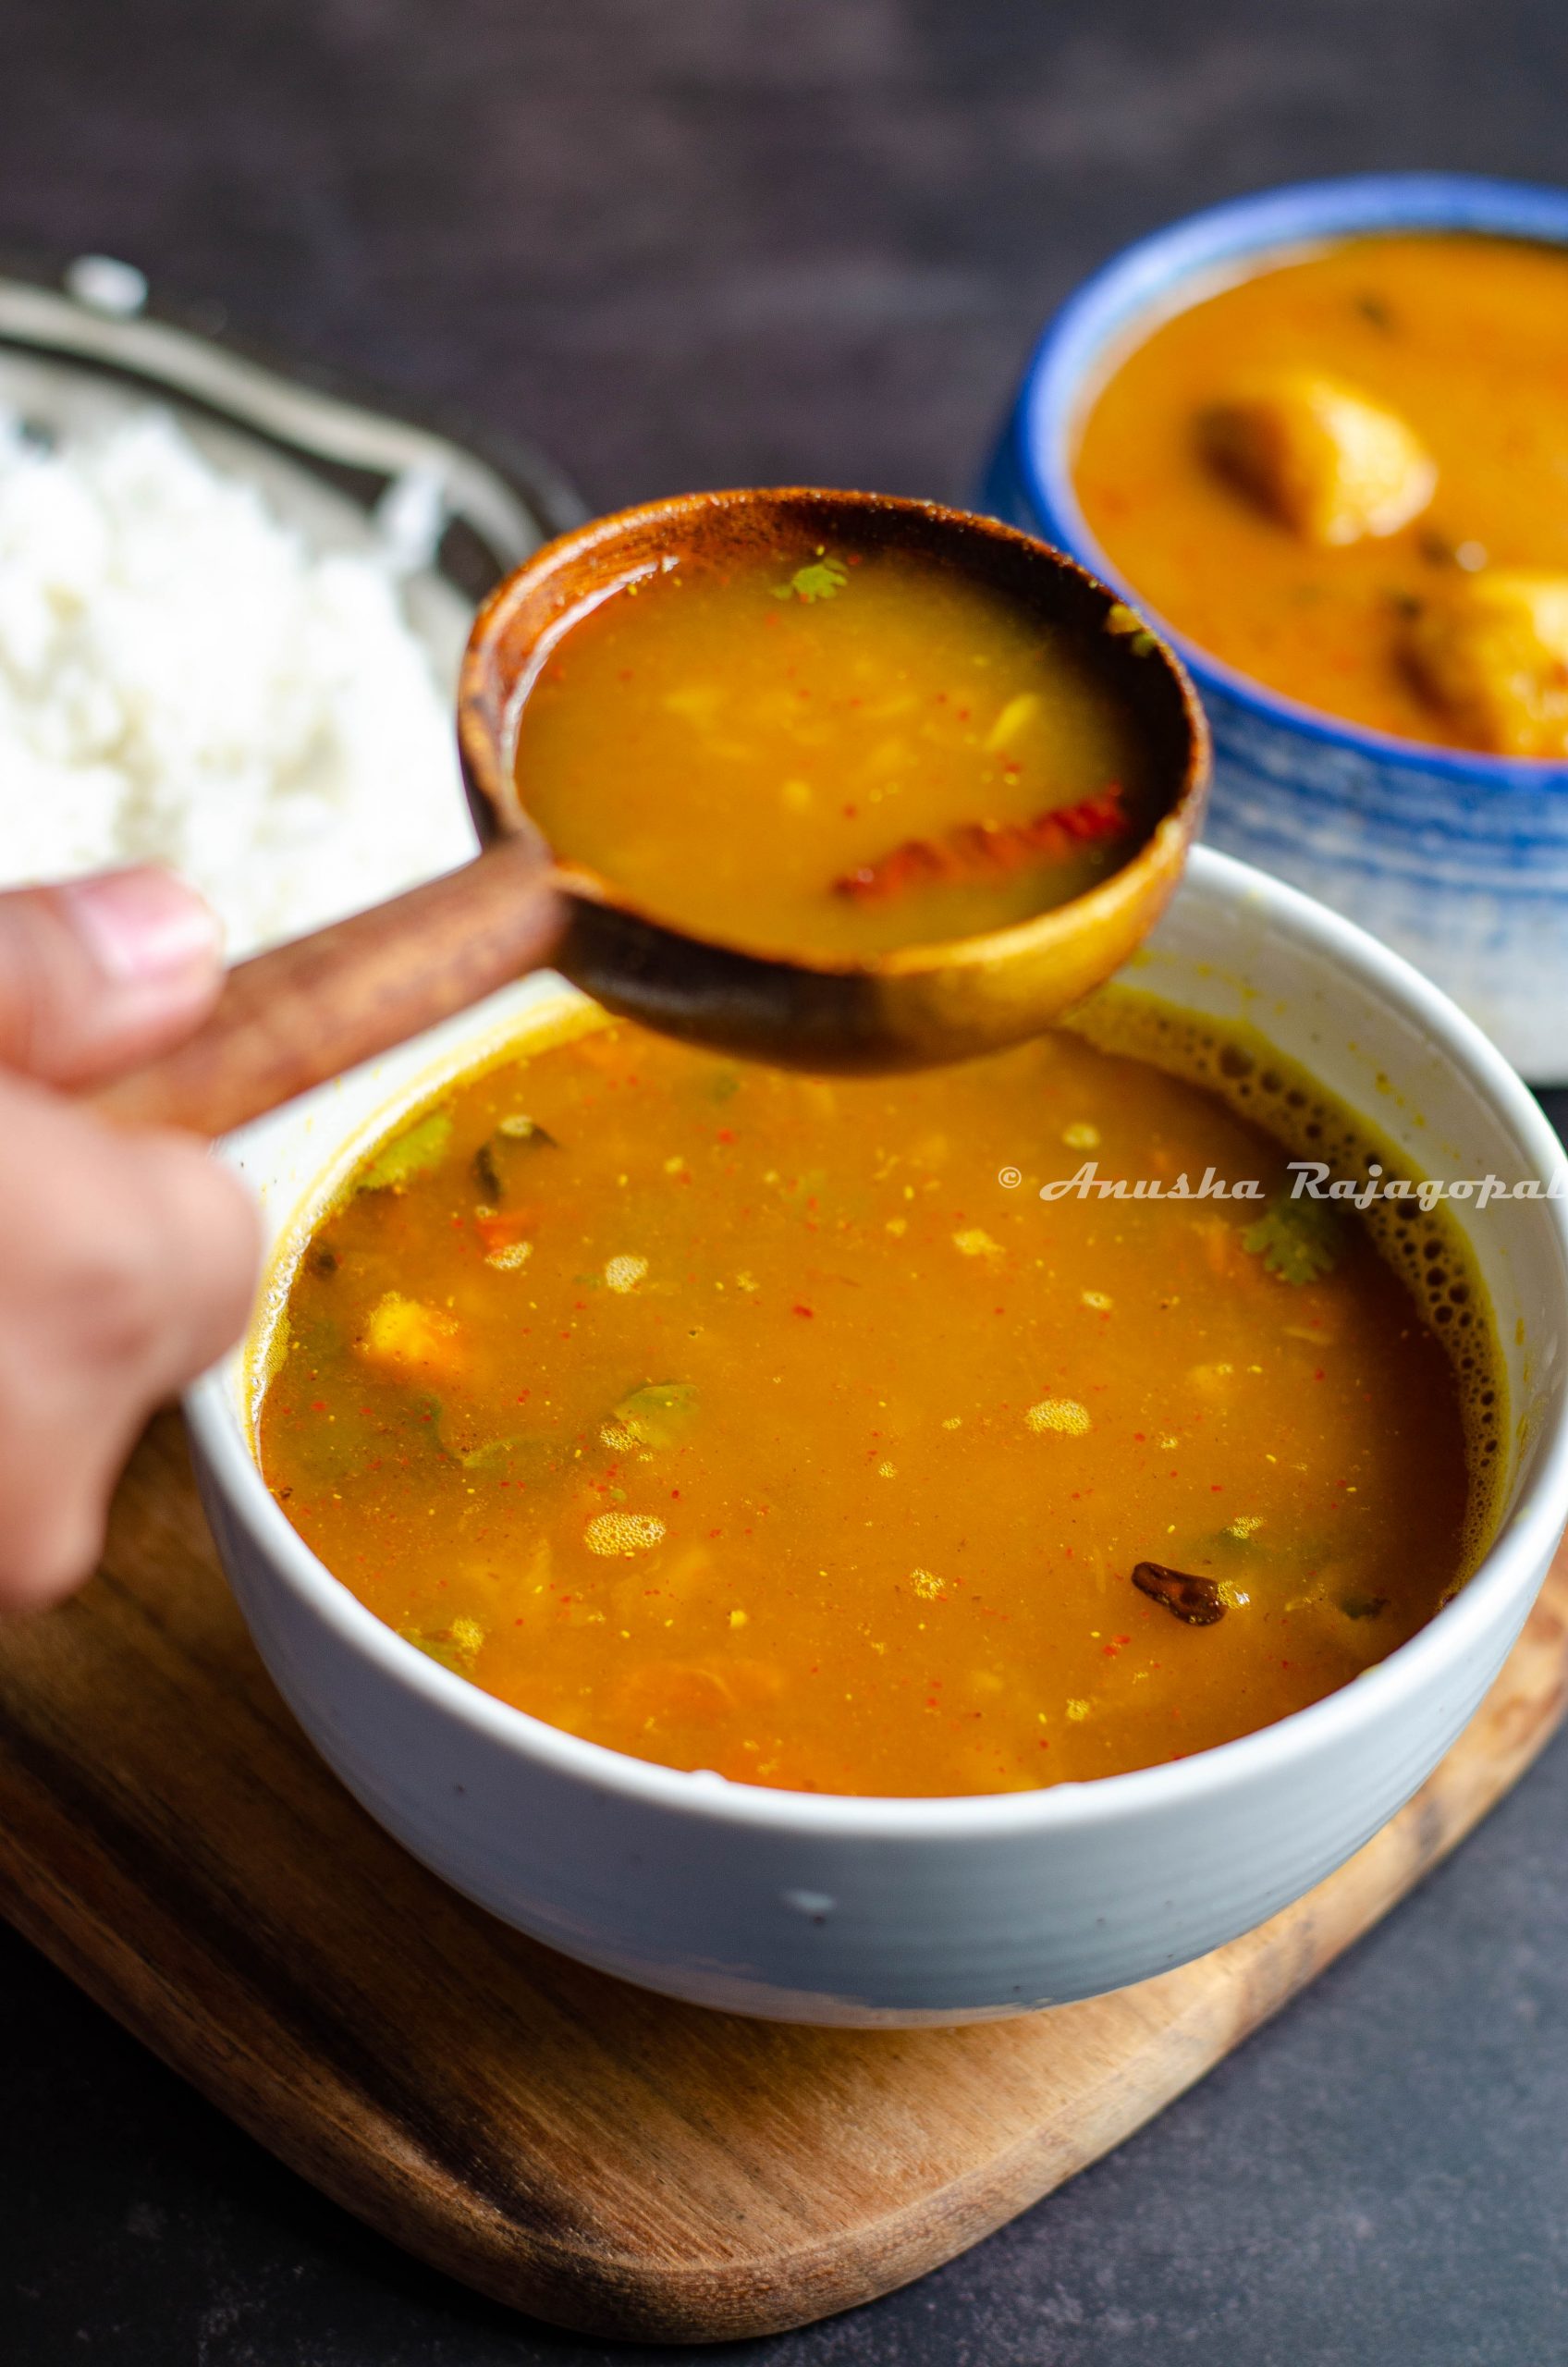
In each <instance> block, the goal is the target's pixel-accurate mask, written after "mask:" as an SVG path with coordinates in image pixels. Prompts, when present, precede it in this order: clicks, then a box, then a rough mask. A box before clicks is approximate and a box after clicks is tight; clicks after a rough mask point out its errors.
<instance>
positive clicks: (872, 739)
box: [516, 547, 1153, 957]
mask: <svg viewBox="0 0 1568 2367" xmlns="http://www.w3.org/2000/svg"><path fill="white" fill-rule="evenodd" d="M1098 638H1099V637H1097V636H1090V635H1086V634H1083V633H1070V632H1067V630H1066V629H1065V628H1062V627H1059V626H1054V625H1051V624H1048V623H1046V622H1043V621H1042V620H1041V619H1039V618H1038V617H1036V616H1035V615H1033V614H1032V613H1031V612H1030V611H1029V610H1028V609H1027V608H1025V607H1022V606H1021V605H1017V604H1014V603H1012V602H1010V601H1009V600H1007V599H1005V598H1003V597H1002V596H1001V595H999V594H998V593H996V592H994V591H991V590H990V589H988V588H987V587H986V585H984V584H982V583H978V582H976V581H975V580H974V579H973V578H971V577H969V576H967V575H965V574H963V573H962V572H961V571H960V570H956V569H954V568H953V567H951V566H950V565H945V564H941V563H938V562H937V561H935V560H932V559H928V558H922V557H920V556H917V555H914V554H912V553H909V552H904V551H899V550H869V551H864V552H862V551H857V550H846V551H844V552H841V553H839V552H836V551H833V550H828V549H827V548H826V547H825V548H823V549H822V550H819V551H816V552H815V553H814V552H813V551H811V550H808V549H795V550H787V551H780V552H778V554H776V555H774V556H772V557H769V556H767V555H766V554H765V555H764V556H762V557H760V558H754V559H748V560H744V561H741V562H739V563H736V564H734V565H730V566H727V567H725V568H724V569H722V570H721V569H719V568H718V567H717V565H715V564H713V563H710V562H704V561H701V560H694V559H686V560H682V561H681V562H680V564H679V565H678V566H675V567H673V568H671V569H669V570H668V571H667V572H665V573H663V574H659V575H655V576H650V577H646V578H643V579H642V580H640V581H638V582H637V583H631V584H629V585H626V586H625V587H623V588H622V589H621V590H619V592H616V593H614V594H612V595H611V596H610V597H609V598H608V599H606V600H603V601H601V602H600V603H599V605H598V606H597V607H594V608H592V609H591V610H589V611H587V612H586V613H584V614H583V615H582V616H580V617H579V618H577V619H576V620H575V621H573V622H572V623H570V626H569V628H568V629H567V631H566V632H564V633H563V634H562V635H561V636H560V638H559V639H558V640H557V642H556V643H555V644H554V645H553V646H552V647H551V649H550V650H549V652H548V653H547V655H546V656H545V660H544V662H543V664H542V666H541V668H540V670H539V672H538V675H537V677H536V679H535V680H534V681H533V685H532V687H531V688H530V690H529V693H528V695H527V698H526V699H525V701H524V703H523V706H522V711H521V718H520V723H519V735H518V745H517V760H516V770H517V780H518V788H519V792H520V794H521V798H522V800H523V803H524V804H525V805H526V806H527V807H528V810H529V811H530V813H531V814H532V815H533V816H534V818H535V819H536V820H537V821H538V823H539V825H540V827H541V828H542V829H543V830H544V832H545V836H546V838H547V839H548V840H549V841H550V843H551V845H552V847H553V848H554V849H555V851H556V852H557V854H559V855H561V856H563V857H565V858H567V859H569V860H572V861H577V862H582V863H584V864H587V865H591V866H592V867H593V868H594V869H595V870H597V871H599V872H601V873H603V875H604V876H605V877H606V878H607V879H609V880H610V881H611V883H612V884H613V885H614V886H615V887H616V888H617V889H619V891H620V892H621V893H622V894H624V895H626V896H627V897H628V898H629V899H630V900H631V901H633V902H636V903H638V904H640V905H642V906H643V908H644V909H645V910H646V911H648V912H650V913H651V914H654V915H655V917H657V918H659V919H661V920H664V921H667V922H670V923H673V924H674V925H675V926H679V927H680V928H683V929H687V930H690V931H692V932H694V933H696V934H697V935H699V936H704V937H708V938H720V939H722V940H723V941H725V942H726V943H742V944H745V945H747V946H750V947H753V948H755V949H759V950H772V951H776V952H788V953H804V954H827V955H833V954H837V955H840V956H851V957H854V956H865V955H868V954H875V953H878V952H883V951H887V950H890V949H892V948H894V947H898V946H904V945H914V944H920V943H932V942H940V941H943V940H947V939H951V938H962V937H967V936H971V935H975V934H978V933H980V932H982V931H985V930H988V929H993V928H998V927H1000V926H1005V925H1007V924H1010V923H1012V922H1015V921H1021V920H1025V919H1028V918H1029V917H1030V916H1031V915H1032V914H1036V913H1039V912H1043V911H1046V910H1047V909H1048V908H1049V907H1051V906H1053V905H1056V904H1059V903H1062V902H1065V901H1067V900H1068V899H1069V898H1070V897H1072V896H1075V895H1079V894H1082V892H1083V891H1084V889H1086V888H1088V887H1091V886H1092V885H1093V884H1094V883H1095V882H1096V880H1098V879H1101V878H1103V877H1106V876H1107V874H1108V873H1109V872H1110V871H1112V870H1115V869H1116V868H1118V867H1119V866H1120V865H1121V864H1122V863H1124V862H1125V861H1126V860H1127V859H1128V858H1129V856H1130V855H1132V854H1133V852H1135V851H1136V848H1137V847H1138V845H1139V844H1140V843H1141V842H1142V840H1144V839H1145V837H1146V836H1147V832H1148V828H1149V825H1150V822H1151V821H1152V819H1153V815H1152V810H1151V807H1150V793H1151V792H1150V783H1149V781H1148V779H1147V778H1146V774H1147V770H1148V767H1147V760H1146V758H1145V755H1144V754H1143V752H1142V751H1141V749H1140V747H1139V745H1138V737H1137V732H1136V730H1135V728H1134V727H1133V725H1132V724H1131V723H1130V722H1129V720H1128V718H1127V717H1126V715H1125V714H1124V713H1123V712H1122V710H1121V705H1120V704H1119V702H1118V699H1117V697H1116V695H1115V693H1113V691H1112V689H1111V687H1110V684H1109V678H1108V676H1107V673H1106V671H1105V665H1106V653H1105V651H1104V650H1103V649H1102V648H1100V647H1099V646H1098V645H1097V644H1098Z"/></svg>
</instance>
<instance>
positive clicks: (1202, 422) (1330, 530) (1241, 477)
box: [1198, 370, 1438, 546]
mask: <svg viewBox="0 0 1568 2367" xmlns="http://www.w3.org/2000/svg"><path fill="white" fill-rule="evenodd" d="M1198 435H1199V439H1200V441H1201V443H1202V446H1203V448H1204V450H1205V452H1206V453H1207V456H1208V458H1209V460H1211V461H1212V463H1213V464H1214V466H1215V467H1216V468H1218V469H1219V470H1220V471H1221V472H1223V473H1224V474H1225V475H1226V476H1228V477H1230V478H1231V480H1232V481H1233V482H1234V483H1235V484H1238V485H1240V486H1241V488H1242V490H1243V492H1245V493H1247V494H1249V495H1250V496H1251V497H1252V498H1253V500H1255V501H1256V502H1257V503H1259V504H1260V505H1261V507H1262V508H1263V509H1267V510H1268V511H1269V512H1270V513H1271V515H1272V516H1274V517H1275V518H1277V519H1278V520H1279V521H1280V524H1281V525H1282V526H1288V527H1289V528H1290V529H1291V531H1292V533H1296V534H1299V535H1300V536H1301V537H1302V539H1303V541H1304V542H1308V543H1319V544H1324V545H1329V546H1341V545H1343V544H1346V543H1358V542H1360V541H1361V540H1362V538H1363V537H1364V536H1365V535H1368V534H1376V535H1381V534H1393V533H1398V531H1399V529H1400V528H1401V527H1402V526H1407V525H1408V524H1409V523H1410V521H1411V520H1412V519H1413V518H1418V517H1419V516H1420V514H1421V512H1422V510H1423V509H1426V507H1427V503H1428V502H1429V501H1430V500H1431V498H1432V494H1433V491H1434V488H1435V487H1436V485H1437V482H1438V472H1437V467H1436V465H1435V463H1434V462H1433V460H1431V458H1430V456H1429V455H1428V453H1427V451H1426V450H1425V449H1424V448H1423V447H1422V445H1421V444H1420V443H1419V442H1418V441H1417V439H1416V437H1415V435H1412V433H1411V431H1410V429H1409V428H1408V427H1407V426H1406V425H1405V423H1404V422H1403V419H1401V418H1400V417H1399V416H1398V414H1397V413H1396V412H1394V411H1385V410H1384V408H1383V406H1382V404H1381V403H1377V402H1374V401H1372V400H1371V399H1370V398H1369V397H1368V396H1366V395H1364V394H1361V393H1359V392H1358V391H1357V389H1356V388H1355V387H1354V386H1346V385H1345V384H1344V382H1343V380H1342V379H1339V378H1326V377H1322V376H1320V375H1318V374H1317V373H1316V372H1314V371H1309V370H1281V371H1278V372H1275V373H1273V374H1269V375H1267V376H1261V377H1256V378H1252V379H1249V380H1248V381H1247V382H1246V383H1245V384H1244V385H1243V386H1238V387H1237V388H1236V389H1235V391H1234V392H1233V393H1231V394H1230V395H1227V396H1226V397H1224V398H1223V399H1221V400H1220V401H1219V402H1215V403H1211V404H1209V406H1208V407H1207V410H1206V411H1203V412H1202V413H1201V415H1200V417H1199V420H1198Z"/></svg>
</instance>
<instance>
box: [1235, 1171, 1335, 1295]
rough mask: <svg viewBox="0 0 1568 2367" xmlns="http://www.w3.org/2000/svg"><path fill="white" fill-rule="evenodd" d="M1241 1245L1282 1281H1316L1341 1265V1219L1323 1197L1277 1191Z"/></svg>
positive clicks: (1243, 1238)
mask: <svg viewBox="0 0 1568 2367" xmlns="http://www.w3.org/2000/svg"><path fill="white" fill-rule="evenodd" d="M1242 1246H1243V1249H1250V1250H1251V1251H1252V1253H1253V1256H1254V1257H1261V1258H1262V1260H1263V1262H1264V1264H1265V1266H1266V1267H1267V1268H1268V1271H1269V1272H1270V1273H1271V1274H1276V1275H1278V1277H1279V1279H1280V1282H1298V1283H1299V1282H1317V1281H1318V1280H1319V1279H1320V1277H1321V1276H1323V1275H1324V1274H1330V1273H1332V1272H1333V1269H1334V1268H1335V1267H1336V1266H1337V1265H1338V1264H1339V1261H1340V1221H1339V1218H1338V1217H1337V1216H1336V1214H1335V1212H1334V1210H1333V1209H1332V1208H1328V1207H1326V1206H1325V1204H1324V1203H1323V1202H1322V1201H1321V1200H1295V1199H1292V1197H1291V1196H1290V1195H1289V1193H1287V1192H1276V1194H1275V1195H1274V1197H1273V1198H1272V1199H1271V1200H1270V1201H1269V1203H1268V1209H1267V1211H1266V1213H1265V1214H1264V1215H1263V1216H1261V1217H1259V1219H1258V1220H1257V1222H1256V1224H1249V1225H1248V1227H1247V1229H1246V1231H1245V1233H1243V1235H1242Z"/></svg>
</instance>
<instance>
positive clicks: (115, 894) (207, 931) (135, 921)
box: [55, 864, 223, 986]
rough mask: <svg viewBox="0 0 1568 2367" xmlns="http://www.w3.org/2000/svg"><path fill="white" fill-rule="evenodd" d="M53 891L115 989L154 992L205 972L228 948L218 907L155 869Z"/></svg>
mask: <svg viewBox="0 0 1568 2367" xmlns="http://www.w3.org/2000/svg"><path fill="white" fill-rule="evenodd" d="M55 893H56V895H57V896H58V897H59V899H60V902H61V904H62V906H63V908H64V910H65V914H66V917H67V920H68V921H69V922H70V924H71V926H73V927H74V928H75V929H76V931H77V933H78V934H79V936H80V937H82V938H85V940H86V942H87V945H88V948H89V950H91V952H92V957H93V959H94V960H95V961H96V963H97V964H98V966H99V968H100V969H101V970H102V971H103V973H104V976H105V977H106V978H109V979H111V980H113V982H114V983H115V984H116V986H154V985H158V984H161V983H163V982H164V981H166V980H171V979H174V978H177V977H179V976H181V975H184V974H185V973H187V972H189V971H191V970H195V969H198V968H200V969H203V970H204V969H206V968H207V967H208V966H209V965H210V964H211V963H213V962H214V960H215V959H216V957H217V955H218V952H219V950H220V949H221V947H222V943H223V926H222V923H221V922H220V921H219V919H218V916H217V914H215V913H214V911H213V909H212V906H211V905H210V904H207V903H204V902H203V901H202V898H201V897H200V896H199V895H198V894H197V893H196V890H195V889H194V888H190V887H187V885H186V883H185V881H184V880H183V879H178V878H177V877H175V875H174V873H173V872H172V871H163V870H160V869H159V868H158V866H157V865H155V864H141V865H138V866H137V867H136V869H135V870H132V871H102V872H98V873H96V874H95V875H94V876H93V877H91V878H88V879H71V880H67V881H66V882H64V883H63V885H61V886H60V887H59V888H57V889H56V890H55Z"/></svg>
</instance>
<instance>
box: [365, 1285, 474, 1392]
mask: <svg viewBox="0 0 1568 2367" xmlns="http://www.w3.org/2000/svg"><path fill="white" fill-rule="evenodd" d="M354 1345H355V1346H356V1348H357V1349H358V1350H359V1352H360V1354H361V1356H363V1357H365V1358H366V1360H367V1361H368V1362H369V1363H371V1364H375V1365H385V1366H386V1367H387V1368H388V1369H389V1370H390V1371H392V1372H398V1373H409V1372H446V1373H451V1372H456V1371H457V1370H458V1368H459V1366H460V1365H461V1363H462V1345H461V1340H460V1336H459V1325H458V1323H457V1321H456V1319H455V1318H454V1317H452V1316H450V1315H448V1314H447V1312H446V1309H445V1308H444V1307H439V1306H425V1304H424V1303H423V1300H422V1299H417V1298H405V1297H404V1296H403V1294H402V1293H401V1292H400V1291H388V1292H387V1293H386V1296H385V1298H379V1299H377V1301H376V1303H375V1305H374V1306H373V1307H372V1308H371V1311H370V1314H369V1317H368V1318H367V1319H366V1322H365V1328H364V1334H363V1337H362V1338H361V1339H359V1340H356V1341H355V1343H354Z"/></svg>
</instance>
